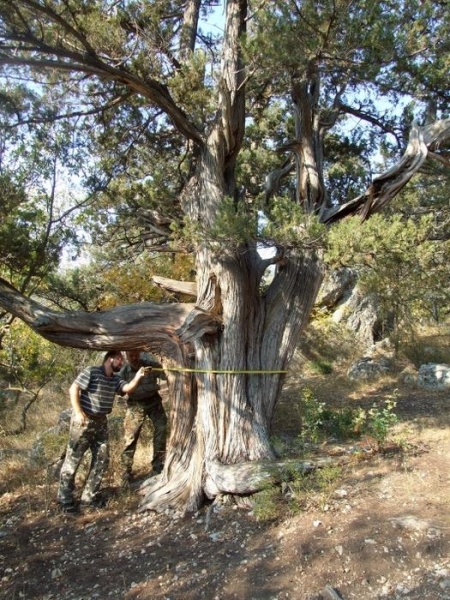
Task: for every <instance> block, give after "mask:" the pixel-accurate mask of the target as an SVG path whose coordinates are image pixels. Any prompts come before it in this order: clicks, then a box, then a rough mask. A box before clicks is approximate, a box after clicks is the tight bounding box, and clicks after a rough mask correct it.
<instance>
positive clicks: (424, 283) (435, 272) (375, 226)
mask: <svg viewBox="0 0 450 600" xmlns="http://www.w3.org/2000/svg"><path fill="white" fill-rule="evenodd" d="M433 234H434V222H433V217H432V215H423V216H421V217H420V218H417V219H412V218H408V219H407V218H404V217H403V216H402V215H399V214H397V215H393V216H383V215H380V214H377V215H374V216H373V217H372V218H371V219H369V220H368V221H365V222H363V223H361V222H360V220H359V219H358V218H357V217H353V218H350V219H347V220H345V221H343V222H342V223H339V224H338V226H337V227H334V228H333V229H332V230H331V231H330V235H329V238H328V249H327V253H326V260H327V261H328V264H329V265H330V266H331V267H333V268H338V267H339V266H343V265H352V266H353V267H357V268H358V271H359V273H360V278H359V282H360V285H361V286H362V288H363V289H364V290H365V292H366V293H367V294H369V293H375V294H376V296H377V299H378V301H379V305H380V309H381V314H382V316H384V318H385V319H389V318H391V319H392V320H393V323H394V335H393V338H394V340H395V341H396V344H397V345H398V342H399V340H400V339H401V335H402V333H403V332H412V331H414V325H415V322H416V321H417V319H418V318H420V317H423V316H429V315H431V314H433V312H434V313H436V311H438V312H441V311H443V310H445V306H446V302H447V297H448V292H449V291H450V280H449V276H448V269H447V267H446V265H447V264H448V262H447V261H448V254H449V250H450V246H449V244H448V242H442V241H440V242H437V241H436V240H435V239H434V235H433Z"/></svg>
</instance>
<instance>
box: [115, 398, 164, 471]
mask: <svg viewBox="0 0 450 600" xmlns="http://www.w3.org/2000/svg"><path fill="white" fill-rule="evenodd" d="M147 417H148V418H149V419H150V421H151V423H152V425H153V457H152V470H153V471H154V472H155V473H160V472H161V471H162V468H163V464H164V455H165V452H166V437H167V416H166V413H165V410H164V407H163V404H162V399H161V396H160V395H159V394H158V393H156V394H154V395H153V396H152V397H151V399H149V400H148V401H146V402H138V401H133V400H128V402H127V412H126V414H125V420H124V449H123V452H122V454H121V463H122V468H123V478H124V479H127V478H129V477H131V472H132V467H133V458H134V454H135V452H136V446H137V443H138V440H139V436H140V433H141V430H142V426H143V425H144V422H145V419H146V418H147Z"/></svg>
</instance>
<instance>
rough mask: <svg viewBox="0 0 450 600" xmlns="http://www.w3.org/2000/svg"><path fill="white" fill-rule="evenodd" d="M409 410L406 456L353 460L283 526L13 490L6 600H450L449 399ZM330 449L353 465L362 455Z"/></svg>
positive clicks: (2, 580) (414, 403)
mask: <svg viewBox="0 0 450 600" xmlns="http://www.w3.org/2000/svg"><path fill="white" fill-rule="evenodd" d="M292 392H293V388H292V386H291V387H289V386H287V389H286V392H285V394H284V395H283V401H282V403H281V405H280V411H281V413H282V411H287V413H289V411H290V410H291V408H290V407H291V402H292ZM391 392H392V386H390V387H389V386H387V387H386V388H385V389H384V390H383V389H376V390H375V389H374V390H373V391H372V392H371V391H370V390H369V391H368V392H367V395H366V397H358V394H354V397H353V398H352V397H351V396H349V395H348V393H347V394H346V395H345V397H344V396H343V395H340V392H339V389H334V390H333V395H332V402H334V403H335V404H336V405H339V404H340V403H342V404H344V403H348V402H353V403H357V402H358V403H361V404H364V403H366V404H367V405H370V404H371V403H372V402H373V401H374V399H379V398H380V397H381V396H382V395H383V394H384V393H386V394H389V393H391ZM318 393H319V394H320V393H321V392H320V388H319V392H318ZM323 394H324V397H325V396H327V400H328V401H330V393H329V389H328V391H327V392H326V391H325V390H323ZM397 401H398V404H397V412H398V415H399V417H400V421H401V422H400V424H399V426H398V428H399V432H400V433H399V435H401V437H402V440H403V443H402V444H401V445H400V446H395V447H394V446H393V447H392V448H391V450H392V452H386V453H371V452H367V455H366V457H365V459H364V460H356V459H355V460H352V461H350V462H349V464H347V465H346V466H345V467H344V468H343V471H342V476H341V478H340V480H339V482H338V485H336V486H334V487H333V489H332V490H331V491H330V492H329V494H328V496H327V497H326V498H324V497H323V496H321V497H320V499H314V498H313V499H312V500H311V502H310V504H309V505H308V506H307V507H305V508H304V510H303V511H302V512H300V513H298V514H296V515H292V514H288V513H286V514H284V515H283V514H282V515H281V516H280V518H278V519H277V520H274V521H269V522H266V521H258V520H257V519H256V517H255V515H254V514H252V513H251V512H250V513H249V512H246V511H244V510H242V509H237V508H235V507H233V506H230V505H222V506H220V505H218V506H209V507H207V506H206V507H204V508H203V509H202V510H201V511H199V512H198V513H197V514H194V515H190V516H187V517H184V518H178V519H177V518H173V517H171V516H168V515H158V514H154V513H137V511H136V507H137V505H138V501H139V497H138V496H137V495H136V494H130V495H129V497H127V498H123V497H121V496H120V494H119V495H117V496H112V497H111V499H110V502H109V504H108V506H107V507H106V508H104V509H102V510H99V511H96V512H84V513H81V514H79V515H77V516H66V515H63V514H61V513H60V512H59V511H58V509H57V507H56V505H55V503H54V496H55V493H56V482H52V483H51V484H50V485H49V484H48V482H46V481H42V485H41V486H30V485H27V484H24V485H23V487H22V489H20V490H17V491H14V492H8V493H5V494H3V495H2V496H1V498H0V519H1V521H0V523H1V525H0V598H4V599H8V600H13V599H14V600H16V599H32V598H33V599H40V600H63V599H64V600H91V599H94V598H98V599H100V600H103V599H109V598H111V599H121V600H122V599H123V600H138V599H139V600H150V599H152V600H194V599H195V600H197V599H199V598H205V599H206V600H231V599H234V598H237V599H242V600H282V599H297V600H319V599H320V598H326V599H327V600H328V599H333V598H334V599H336V598H343V599H344V600H348V599H350V598H357V599H359V600H366V599H370V598H407V599H410V600H412V599H414V600H450V510H449V508H450V493H449V487H450V470H449V466H450V460H449V459H450V431H449V422H450V419H449V405H450V401H449V398H448V392H426V393H425V392H424V391H423V390H419V389H412V388H411V387H407V386H404V387H402V386H400V387H399V389H398V392H397ZM281 421H283V422H286V421H285V420H283V419H279V422H281ZM294 428H295V427H294ZM279 433H280V434H284V433H285V432H279ZM288 433H289V432H288ZM290 433H291V434H292V433H293V432H290ZM322 452H323V453H326V454H328V455H329V454H330V453H335V454H339V453H341V454H343V455H351V452H352V444H351V443H348V444H339V446H338V447H336V446H333V445H327V446H326V447H324V448H323V449H322ZM358 456H360V453H359V454H358ZM110 491H113V490H110ZM327 586H328V587H327Z"/></svg>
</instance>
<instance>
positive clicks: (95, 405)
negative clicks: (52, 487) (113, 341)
mask: <svg viewBox="0 0 450 600" xmlns="http://www.w3.org/2000/svg"><path fill="white" fill-rule="evenodd" d="M122 366H123V356H122V352H120V351H118V350H110V351H109V352H107V353H106V354H105V356H104V358H103V363H102V364H101V365H100V366H93V367H87V368H86V369H84V371H82V372H81V373H80V374H79V375H78V377H77V378H76V379H75V381H74V382H73V383H72V385H71V386H70V390H69V394H70V403H71V405H72V418H71V421H70V430H69V441H68V445H67V451H66V457H65V460H64V463H63V466H62V468H61V474H60V481H59V489H58V497H57V499H58V502H59V504H60V505H61V508H62V510H63V511H64V512H67V513H71V512H77V510H78V507H77V505H76V504H75V502H74V488H75V476H76V473H77V470H78V467H79V466H80V464H81V461H82V459H83V456H84V454H85V453H86V451H87V450H88V449H90V450H91V454H92V458H91V464H90V468H89V473H88V476H87V479H86V482H85V484H84V488H83V491H82V494H81V505H82V506H96V505H98V502H99V496H98V491H99V489H100V485H101V482H102V479H103V476H104V474H105V472H106V470H107V468H108V465H109V437H108V419H107V415H108V414H109V413H110V412H111V411H112V407H113V403H114V397H115V395H116V394H121V395H124V394H127V393H131V392H133V391H134V390H135V389H136V388H137V387H138V385H139V383H140V381H141V379H142V378H143V376H144V369H138V370H137V371H136V372H135V374H134V377H133V378H131V380H130V381H129V382H128V381H125V380H124V379H122V378H121V377H120V376H119V375H118V372H119V371H120V369H121V368H122Z"/></svg>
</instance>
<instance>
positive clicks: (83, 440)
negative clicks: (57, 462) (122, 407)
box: [57, 419, 109, 504]
mask: <svg viewBox="0 0 450 600" xmlns="http://www.w3.org/2000/svg"><path fill="white" fill-rule="evenodd" d="M88 449H90V450H91V454H92V458H91V465H90V469H89V474H88V477H87V480H86V483H85V486H84V490H83V493H82V497H81V499H82V502H92V501H93V499H94V498H95V495H96V493H97V492H98V490H99V488H100V485H101V482H102V479H103V475H104V473H105V472H106V470H107V468H108V465H109V443H108V421H107V419H104V420H100V421H94V420H93V419H88V421H87V422H86V423H85V424H84V425H76V424H75V423H73V421H71V424H70V431H69V442H68V445H67V451H66V457H65V460H64V464H63V466H62V468H61V474H60V480H59V489H58V496H57V499H58V502H60V503H61V504H71V503H72V502H73V500H74V497H73V495H74V489H75V476H76V474H77V471H78V468H79V466H80V464H81V461H82V459H83V456H84V455H85V453H86V451H87V450H88Z"/></svg>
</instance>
